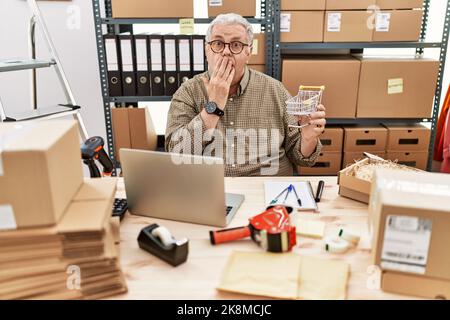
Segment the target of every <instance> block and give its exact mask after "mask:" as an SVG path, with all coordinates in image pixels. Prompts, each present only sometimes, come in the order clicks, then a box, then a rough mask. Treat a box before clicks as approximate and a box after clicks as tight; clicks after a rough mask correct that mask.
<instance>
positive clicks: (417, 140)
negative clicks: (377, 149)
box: [384, 124, 431, 152]
mask: <svg viewBox="0 0 450 320" xmlns="http://www.w3.org/2000/svg"><path fill="white" fill-rule="evenodd" d="M384 126H385V127H386V128H387V129H388V140H387V144H386V150H387V151H427V152H428V147H429V145H430V135H431V130H430V129H429V128H427V127H425V126H424V125H421V124H410V125H403V124H388V125H384Z"/></svg>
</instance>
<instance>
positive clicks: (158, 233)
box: [152, 227, 175, 246]
mask: <svg viewBox="0 0 450 320" xmlns="http://www.w3.org/2000/svg"><path fill="white" fill-rule="evenodd" d="M152 235H153V236H155V237H158V238H159V240H161V242H162V244H163V245H165V246H170V245H171V244H173V243H175V239H174V238H173V237H172V235H171V234H170V231H169V230H167V228H165V227H158V228H156V229H153V231H152Z"/></svg>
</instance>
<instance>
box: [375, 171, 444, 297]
mask: <svg viewBox="0 0 450 320" xmlns="http://www.w3.org/2000/svg"><path fill="white" fill-rule="evenodd" d="M371 195H372V196H371V199H370V206H369V226H370V230H372V263H373V264H375V265H378V266H380V267H381V269H382V270H383V272H384V274H383V278H384V279H383V280H382V289H383V290H388V291H392V292H397V293H403V294H413V295H418V296H423V297H427V298H436V297H441V298H442V297H444V298H447V299H448V298H449V292H450V251H449V250H448V243H450V233H449V232H448V230H449V229H450V207H449V206H445V205H443V204H444V203H449V202H450V176H448V175H445V174H438V173H427V172H414V173H411V172H398V171H392V170H376V171H375V175H374V180H373V183H372V191H371ZM407 278H409V279H410V280H411V285H406V286H398V287H397V286H395V285H394V284H396V283H397V284H400V283H405V282H406V279H407ZM408 282H409V281H408ZM419 284H422V285H423V286H424V287H427V289H423V288H422V289H421V288H419V287H418V285H419Z"/></svg>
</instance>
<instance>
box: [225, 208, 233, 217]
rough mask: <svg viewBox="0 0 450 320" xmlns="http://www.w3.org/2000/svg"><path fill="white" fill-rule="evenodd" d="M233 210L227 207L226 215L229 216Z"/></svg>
mask: <svg viewBox="0 0 450 320" xmlns="http://www.w3.org/2000/svg"><path fill="white" fill-rule="evenodd" d="M232 209H233V207H230V206H227V207H226V208H225V211H226V215H229V214H230V212H231V210H232Z"/></svg>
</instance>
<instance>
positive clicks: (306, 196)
mask: <svg viewBox="0 0 450 320" xmlns="http://www.w3.org/2000/svg"><path fill="white" fill-rule="evenodd" d="M291 184H292V185H293V186H294V188H295V191H297V195H298V197H299V198H300V200H301V203H302V205H301V206H300V205H299V204H298V202H297V197H296V195H295V192H294V191H293V190H292V191H291V192H290V193H289V195H288V197H287V198H286V200H285V197H286V191H285V192H284V193H283V194H282V195H281V196H279V198H278V200H277V202H276V203H272V204H271V202H272V200H274V199H275V198H276V197H277V196H278V195H279V194H280V193H281V192H282V191H283V190H284V189H286V188H288V187H289V185H291ZM264 195H265V203H266V205H267V206H269V205H276V204H282V205H286V206H290V207H293V208H294V209H297V210H298V211H302V210H317V203H316V201H315V200H314V193H313V190H312V187H311V183H310V182H309V181H299V182H286V181H265V182H264Z"/></svg>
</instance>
